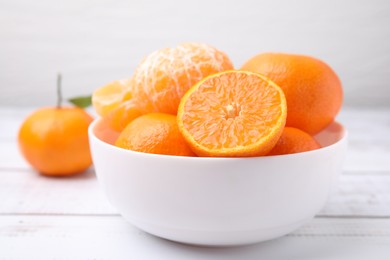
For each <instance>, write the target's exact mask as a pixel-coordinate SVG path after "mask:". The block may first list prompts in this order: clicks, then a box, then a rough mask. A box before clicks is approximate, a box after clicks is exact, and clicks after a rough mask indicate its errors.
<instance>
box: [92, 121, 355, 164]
mask: <svg viewBox="0 0 390 260" xmlns="http://www.w3.org/2000/svg"><path fill="white" fill-rule="evenodd" d="M101 120H102V118H96V119H94V120H93V121H92V123H91V124H90V125H89V127H88V136H89V138H90V139H93V140H94V141H97V142H98V143H100V144H101V145H103V146H105V147H107V148H108V149H114V150H117V151H120V152H122V153H128V154H130V155H135V156H147V157H151V158H153V157H155V158H166V159H169V160H171V159H180V160H197V161H200V160H204V161H226V160H231V161H233V160H237V161H240V160H265V159H271V158H294V157H301V156H305V155H308V154H317V153H322V152H324V151H327V150H329V149H333V148H334V147H335V146H337V145H339V144H340V143H342V142H345V141H346V140H347V138H348V135H349V134H348V131H347V129H346V128H345V127H344V126H343V125H342V124H341V123H339V122H338V121H336V120H335V121H333V122H332V123H331V124H330V125H332V124H337V125H339V126H340V128H341V129H340V132H341V138H340V139H339V140H338V141H336V142H334V143H332V144H330V145H327V146H324V147H321V148H319V149H316V150H312V151H306V152H300V153H293V154H282V155H268V156H252V157H200V156H182V155H167V154H153V153H144V152H137V151H132V150H127V149H124V148H120V147H117V146H115V145H112V144H109V143H107V142H104V141H103V140H101V139H100V138H98V137H97V136H96V134H95V132H94V129H95V127H96V125H97V124H98V123H99V122H100V121H101ZM330 125H329V126H330Z"/></svg>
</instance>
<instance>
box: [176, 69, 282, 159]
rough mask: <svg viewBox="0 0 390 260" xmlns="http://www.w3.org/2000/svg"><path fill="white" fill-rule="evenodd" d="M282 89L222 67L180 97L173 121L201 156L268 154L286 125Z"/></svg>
mask: <svg viewBox="0 0 390 260" xmlns="http://www.w3.org/2000/svg"><path fill="white" fill-rule="evenodd" d="M286 116H287V104H286V99H285V96H284V93H283V91H282V89H281V88H280V87H279V86H277V85H276V84H275V83H274V82H272V81H271V80H270V79H268V78H266V77H265V76H262V75H260V74H256V73H252V72H247V71H225V72H221V73H218V74H215V75H211V76H209V77H207V78H205V79H203V80H201V81H200V82H198V83H197V84H195V85H194V86H193V87H192V88H191V89H190V90H189V91H188V92H187V93H186V94H185V95H184V97H183V98H182V100H181V102H180V105H179V110H178V115H177V120H178V125H179V129H180V131H181V133H182V134H183V136H184V138H185V139H186V141H187V143H188V144H189V145H190V147H191V149H192V150H193V151H194V152H195V153H196V154H197V155H199V156H216V157H242V156H260V155H266V154H268V153H269V152H270V150H271V149H272V148H273V147H274V146H275V144H276V143H277V142H278V139H279V137H280V136H281V134H282V132H283V128H284V126H285V123H286Z"/></svg>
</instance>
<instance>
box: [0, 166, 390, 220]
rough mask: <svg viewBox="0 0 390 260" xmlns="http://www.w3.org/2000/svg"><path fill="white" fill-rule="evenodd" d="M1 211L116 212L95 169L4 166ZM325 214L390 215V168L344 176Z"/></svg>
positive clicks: (79, 213)
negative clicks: (56, 172)
mask: <svg viewBox="0 0 390 260" xmlns="http://www.w3.org/2000/svg"><path fill="white" fill-rule="evenodd" d="M0 176H1V182H0V201H1V203H0V214H76V215H82V214H87V215H91V214H92V215H94V214H103V215H107V214H108V215H110V214H116V213H117V212H116V210H115V209H113V208H112V207H111V206H110V204H109V203H108V202H107V200H106V198H105V195H104V192H103V189H101V187H100V186H99V185H98V182H97V180H96V178H95V175H94V173H93V170H92V169H91V171H89V172H87V173H85V174H83V175H79V176H74V177H73V178H48V177H42V176H40V175H38V174H37V173H35V172H32V171H29V170H18V171H15V170H0ZM320 215H321V216H359V215H360V216H377V217H384V216H390V172H388V173H383V172H380V173H376V174H373V173H367V174H364V173H359V174H356V173H352V174H343V175H341V176H340V181H339V186H338V189H335V190H334V193H333V194H332V195H331V197H330V198H329V201H328V203H327V205H326V206H325V208H324V209H323V210H322V212H321V213H320Z"/></svg>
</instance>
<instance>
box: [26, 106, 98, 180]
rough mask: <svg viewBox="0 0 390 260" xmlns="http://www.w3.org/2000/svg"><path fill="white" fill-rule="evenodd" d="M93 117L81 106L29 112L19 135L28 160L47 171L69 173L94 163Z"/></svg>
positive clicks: (34, 165)
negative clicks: (90, 138)
mask: <svg viewBox="0 0 390 260" xmlns="http://www.w3.org/2000/svg"><path fill="white" fill-rule="evenodd" d="M92 120H93V119H92V117H91V116H90V115H89V114H88V113H87V112H85V111H84V110H83V109H81V108H77V107H61V108H57V107H53V108H42V109H39V110H37V111H35V112H34V113H33V114H31V115H30V116H28V117H27V118H26V120H25V121H24V122H23V124H22V126H21V128H20V130H19V135H18V142H19V147H20V150H21V152H22V154H23V156H24V157H25V158H26V160H27V161H28V162H29V163H30V164H31V165H32V166H33V167H34V168H35V169H37V170H38V171H39V172H40V173H42V174H44V175H53V176H66V175H73V174H76V173H80V172H83V171H84V170H85V169H87V168H88V167H89V166H90V165H91V164H92V159H91V154H90V150H89V142H88V126H89V124H90V123H91V122H92Z"/></svg>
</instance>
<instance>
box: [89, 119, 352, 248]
mask: <svg viewBox="0 0 390 260" xmlns="http://www.w3.org/2000/svg"><path fill="white" fill-rule="evenodd" d="M99 122H100V121H99V120H96V121H95V122H93V123H92V124H91V126H90V128H89V136H90V145H91V150H92V157H93V162H94V165H95V169H96V174H97V177H98V179H99V182H100V183H101V184H102V185H103V187H104V188H105V191H106V194H107V196H108V199H109V201H110V202H111V203H112V205H113V206H114V207H115V208H116V209H117V210H118V211H119V213H120V214H121V215H122V216H123V217H124V218H125V219H126V220H128V221H129V222H130V223H132V224H133V225H135V226H137V227H139V228H140V229H142V230H144V231H146V232H148V233H151V234H153V235H156V236H159V237H163V238H166V239H169V240H174V241H179V242H183V243H190V244H198V245H208V246H228V245H241V244H250V243H255V242H260V241H264V240H269V239H273V238H276V237H280V236H283V235H285V234H287V233H289V232H291V231H293V230H295V229H297V228H298V227H300V226H302V225H303V224H304V223H306V222H307V221H309V220H310V219H312V218H313V217H314V215H315V214H317V213H318V212H319V211H320V210H321V208H322V207H323V206H324V204H325V202H326V200H327V197H328V194H329V192H330V189H331V186H332V185H334V184H335V180H336V178H337V175H338V174H339V173H340V172H341V169H342V162H343V159H344V156H345V153H346V148H347V142H346V139H347V134H346V131H345V130H344V128H343V127H342V126H341V125H340V124H338V123H333V124H332V125H331V126H330V127H328V128H327V129H326V130H324V131H322V132H321V133H320V134H319V135H317V136H316V139H317V140H318V141H319V142H320V143H321V144H322V145H323V146H324V147H323V148H321V149H319V150H315V151H310V152H305V153H298V154H291V155H281V156H268V157H252V158H199V157H181V156H166V155H154V154H146V153H139V152H133V151H129V150H124V149H121V148H117V147H115V146H113V145H110V144H108V143H107V142H110V141H112V140H105V139H107V137H106V134H105V133H104V131H102V130H101V128H102V127H101V126H99Z"/></svg>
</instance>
